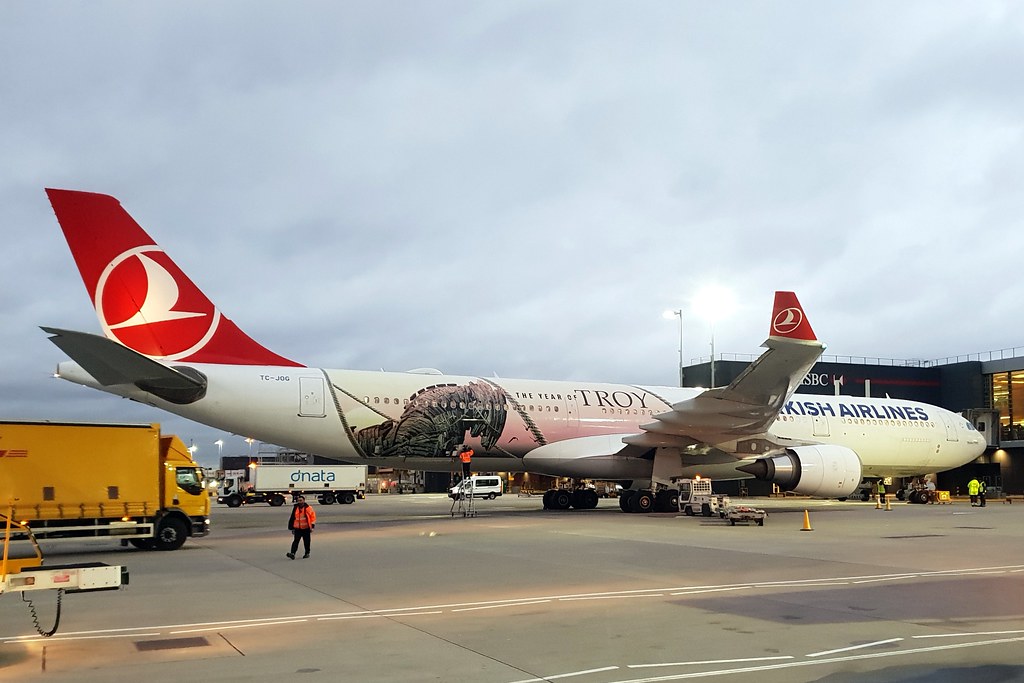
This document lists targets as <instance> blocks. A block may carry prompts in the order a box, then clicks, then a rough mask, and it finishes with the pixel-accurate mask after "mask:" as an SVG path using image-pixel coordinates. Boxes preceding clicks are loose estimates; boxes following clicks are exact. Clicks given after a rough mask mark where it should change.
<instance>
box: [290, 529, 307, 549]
mask: <svg viewBox="0 0 1024 683" xmlns="http://www.w3.org/2000/svg"><path fill="white" fill-rule="evenodd" d="M311 531H312V529H292V536H293V538H292V555H294V554H295V551H296V550H298V549H299V539H302V547H303V548H304V549H305V551H306V552H305V554H306V555H309V539H310V537H311V536H312V533H311Z"/></svg>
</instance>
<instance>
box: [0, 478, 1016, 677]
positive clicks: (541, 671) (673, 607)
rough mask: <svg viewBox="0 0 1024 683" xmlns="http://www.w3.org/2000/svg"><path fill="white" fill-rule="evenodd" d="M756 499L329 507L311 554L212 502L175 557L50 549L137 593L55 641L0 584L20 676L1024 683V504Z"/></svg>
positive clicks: (100, 608) (275, 516)
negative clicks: (708, 511)
mask: <svg viewBox="0 0 1024 683" xmlns="http://www.w3.org/2000/svg"><path fill="white" fill-rule="evenodd" d="M742 502H743V503H744V504H748V505H753V506H755V507H760V508H764V509H765V510H767V511H768V517H767V520H766V522H765V525H764V526H755V525H737V526H730V525H729V524H728V523H727V522H726V521H725V520H721V519H719V518H717V517H711V518H704V517H685V516H682V515H679V514H674V513H652V514H624V513H622V512H620V511H619V509H618V503H617V501H616V500H614V499H611V500H602V501H601V504H600V505H599V506H598V508H597V509H595V510H585V511H573V510H570V511H566V512H555V511H545V510H543V509H542V505H541V500H540V498H539V497H517V496H510V495H506V496H503V497H501V498H499V499H497V500H494V501H487V500H483V501H479V502H477V503H476V512H477V516H475V517H463V516H461V515H457V516H452V514H451V502H450V501H449V499H448V498H447V497H445V496H444V495H443V494H418V495H382V496H369V497H368V498H367V499H366V500H359V501H356V503H355V504H353V505H332V506H324V505H315V508H316V511H317V514H318V516H319V519H318V522H317V526H316V531H315V532H314V533H313V548H312V556H311V557H310V558H309V559H296V560H290V559H288V558H287V557H286V556H285V553H286V551H287V550H288V547H289V544H290V540H291V535H290V533H289V532H288V531H287V529H286V523H287V518H288V513H289V508H288V507H287V506H285V507H282V508H269V507H267V506H265V505H258V506H252V507H247V508H246V507H243V508H237V509H231V508H226V507H223V506H217V505H214V510H213V512H212V528H213V532H212V533H211V535H209V536H207V537H205V538H201V539H190V540H189V541H188V542H187V543H186V544H185V546H184V547H183V548H182V549H181V550H178V551H174V552H156V551H141V550H136V549H134V548H121V547H120V546H119V545H118V544H117V543H116V542H106V541H104V542H99V543H90V544H84V543H78V542H75V543H74V544H70V545H66V544H59V543H57V544H49V545H44V546H43V549H44V551H45V553H46V561H47V564H66V563H77V562H90V561H101V562H106V563H108V564H118V565H124V566H126V567H128V569H129V572H130V585H128V586H126V587H124V588H122V589H121V590H118V591H111V592H100V593H83V594H68V595H65V596H64V597H63V599H62V605H61V608H62V614H61V620H60V628H59V630H58V632H57V634H56V635H54V636H53V637H51V638H41V637H39V636H38V635H37V634H36V631H35V629H34V627H33V622H32V614H31V612H30V610H29V607H28V605H26V603H24V602H23V601H22V599H21V597H20V595H19V594H17V593H14V594H6V595H3V596H0V680H11V681H19V682H28V681H104V682H107V681H110V680H113V679H124V680H135V681H147V683H156V682H160V681H182V680H196V681H249V680H257V679H260V680H276V679H280V678H282V677H287V678H291V679H296V678H298V679H300V680H309V681H320V680H325V681H326V680H355V681H375V682H377V681H379V682H381V683H385V682H394V681H402V682H406V681H473V682H481V683H526V682H528V681H529V682H533V681H559V682H568V683H613V682H614V683H626V682H628V683H641V682H643V683H648V682H654V681H659V682H660V681H679V680H691V679H715V680H723V681H741V680H743V681H747V680H754V679H756V680H757V681H758V682H759V683H765V682H773V681H780V682H781V681H787V682H789V681H832V682H845V681H867V680H871V681H929V682H935V681H954V680H956V681H964V680H969V681H1012V680H1024V657H1022V656H1021V652H1022V649H1021V644H1022V643H1024V543H1022V540H1024V539H1022V537H1024V523H1022V522H1024V503H1022V502H1021V501H1019V500H1018V501H1017V502H1016V503H1015V504H1009V505H1008V504H1005V503H1002V502H1000V501H998V500H997V501H990V502H989V504H988V505H987V507H985V508H976V507H971V506H970V505H969V504H968V503H967V502H965V501H959V500H958V501H955V502H954V503H953V504H951V505H910V504H907V503H902V502H894V503H893V504H892V506H891V508H892V509H891V510H885V509H881V510H879V509H875V504H874V503H861V502H852V501H848V502H843V503H840V502H837V501H818V500H809V499H802V498H772V499H747V500H744V501H742ZM808 526H809V527H810V529H809V530H808V529H807V528H806V527H808ZM300 552H301V551H300ZM299 557H300V558H301V555H300V556H299ZM27 595H28V596H29V597H31V598H32V599H33V603H34V607H35V610H36V612H37V617H38V620H39V622H40V625H41V627H43V628H44V630H45V629H46V628H48V627H50V626H51V625H52V623H53V619H54V617H55V614H56V595H55V594H53V593H52V592H42V594H40V593H35V594H27Z"/></svg>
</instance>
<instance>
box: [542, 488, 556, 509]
mask: <svg viewBox="0 0 1024 683" xmlns="http://www.w3.org/2000/svg"><path fill="white" fill-rule="evenodd" d="M553 495H555V490H554V489H548V490H547V491H545V492H544V509H545V510H551V509H553V506H552V505H551V497H552V496H553Z"/></svg>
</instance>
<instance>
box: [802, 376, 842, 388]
mask: <svg viewBox="0 0 1024 683" xmlns="http://www.w3.org/2000/svg"><path fill="white" fill-rule="evenodd" d="M836 382H839V384H840V386H842V384H843V376H842V375H840V376H838V377H836V376H834V375H830V374H828V373H827V372H809V373H807V376H806V377H804V379H803V381H802V382H800V384H802V385H803V386H805V387H831V386H832V385H833V384H835V383H836Z"/></svg>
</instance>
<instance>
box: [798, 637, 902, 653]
mask: <svg viewBox="0 0 1024 683" xmlns="http://www.w3.org/2000/svg"><path fill="white" fill-rule="evenodd" d="M901 640H903V638H889V639H888V640H876V641H874V642H871V643H861V644H860V645H851V646H849V647H840V648H836V649H835V650H823V651H822V652H812V653H810V654H808V655H805V656H807V657H824V656H825V655H837V654H839V653H840V652H851V651H853V650H863V649H864V648H866V647H878V646H879V645H888V644H889V643H898V642H900V641H901Z"/></svg>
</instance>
